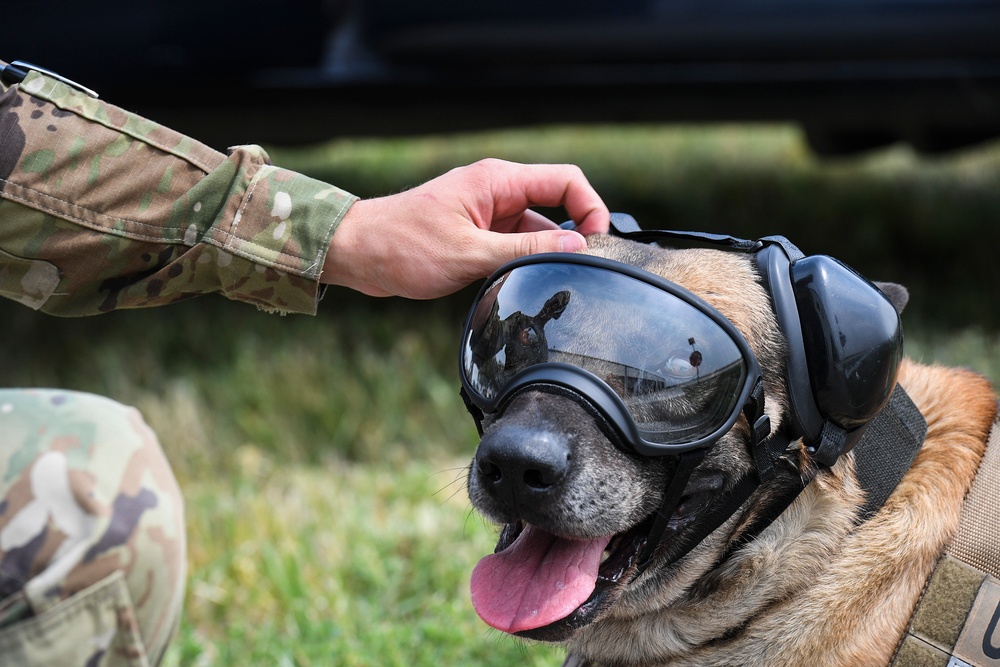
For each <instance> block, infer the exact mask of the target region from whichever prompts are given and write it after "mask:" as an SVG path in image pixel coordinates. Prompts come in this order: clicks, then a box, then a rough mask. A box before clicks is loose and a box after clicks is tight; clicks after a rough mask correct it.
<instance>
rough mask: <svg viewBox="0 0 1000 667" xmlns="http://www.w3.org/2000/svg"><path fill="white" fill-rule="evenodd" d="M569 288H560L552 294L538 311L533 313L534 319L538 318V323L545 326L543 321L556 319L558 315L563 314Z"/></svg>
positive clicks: (567, 301)
mask: <svg viewBox="0 0 1000 667" xmlns="http://www.w3.org/2000/svg"><path fill="white" fill-rule="evenodd" d="M569 296H570V294H569V290H562V291H560V292H556V293H555V294H553V295H552V296H551V297H550V298H549V300H548V301H546V302H545V305H543V306H542V309H541V310H540V311H538V314H537V315H535V319H536V320H538V322H539V324H541V325H542V326H545V323H546V322H548V321H549V320H558V319H559V316H560V315H562V314H563V311H564V310H566V306H568V305H569Z"/></svg>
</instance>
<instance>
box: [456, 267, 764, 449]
mask: <svg viewBox="0 0 1000 667" xmlns="http://www.w3.org/2000/svg"><path fill="white" fill-rule="evenodd" d="M459 368H460V374H461V380H462V388H463V394H464V395H465V397H466V400H467V402H468V403H469V404H471V406H470V409H472V406H474V407H475V409H478V410H479V411H481V412H482V413H483V415H491V414H498V413H502V412H503V410H504V409H505V406H506V405H507V404H508V403H509V401H510V399H511V398H512V397H513V396H514V395H515V394H517V393H519V392H520V391H522V390H524V389H527V388H530V387H537V388H545V387H558V388H561V389H563V390H565V391H567V392H568V393H570V394H571V395H574V396H578V397H580V398H581V399H582V400H585V401H586V402H587V403H589V405H590V406H592V407H593V408H595V409H596V410H597V411H598V412H599V413H600V414H601V415H602V416H603V417H604V418H605V420H607V422H609V423H610V424H611V425H612V426H613V427H614V428H615V430H616V432H617V433H618V435H619V436H620V437H621V439H622V440H623V442H624V443H626V444H627V445H628V446H629V447H631V448H632V449H634V450H635V451H636V452H638V453H640V454H643V455H646V456H664V455H671V454H678V453H681V452H686V451H691V450H695V449H701V448H707V447H710V446H711V445H712V444H714V443H715V442H716V441H718V440H719V439H720V438H721V437H722V436H723V435H725V433H727V432H728V431H729V430H730V429H731V428H732V427H733V425H734V424H735V423H736V421H737V420H738V419H739V416H740V414H742V413H746V414H747V417H748V419H749V420H750V423H751V424H752V425H755V424H756V423H757V421H758V419H759V418H760V417H761V415H762V413H763V400H762V394H761V386H762V384H761V383H762V380H761V371H760V367H759V364H758V363H757V359H756V358H755V356H754V354H753V352H752V351H751V349H750V347H749V345H747V343H746V341H745V339H744V338H743V336H742V335H741V334H740V332H739V331H738V330H737V329H736V327H735V326H734V325H733V324H732V322H730V321H729V320H728V319H727V318H726V317H724V316H723V315H722V314H721V313H720V312H718V311H717V310H716V309H715V308H713V307H712V306H711V305H710V304H708V303H707V302H705V301H704V300H702V299H700V298H699V297H697V296H696V295H694V294H692V293H691V292H690V291H688V290H686V289H684V288H683V287H680V286H679V285H676V284H675V283H672V282H670V281H668V280H666V279H664V278H662V277H660V276H657V275H655V274H652V273H649V272H647V271H644V270H642V269H639V268H636V267H633V266H630V265H627V264H623V263H621V262H616V261H613V260H609V259H606V258H602V257H594V256H590V255H579V254H565V253H554V254H543V255H533V256H529V257H525V258H521V259H519V260H516V261H514V262H511V263H509V264H507V265H505V266H503V267H501V268H500V269H499V270H498V271H497V272H496V273H495V274H494V275H493V276H492V277H491V278H490V279H489V280H488V281H487V282H486V283H485V285H484V286H483V288H482V289H481V290H480V292H479V295H478V296H477V297H476V300H475V302H474V304H473V307H472V309H471V311H470V313H469V316H468V318H467V320H466V324H465V329H464V331H463V336H462V344H461V351H460V359H459ZM473 414H474V415H475V410H473ZM479 421H481V417H477V422H479ZM480 428H481V424H480Z"/></svg>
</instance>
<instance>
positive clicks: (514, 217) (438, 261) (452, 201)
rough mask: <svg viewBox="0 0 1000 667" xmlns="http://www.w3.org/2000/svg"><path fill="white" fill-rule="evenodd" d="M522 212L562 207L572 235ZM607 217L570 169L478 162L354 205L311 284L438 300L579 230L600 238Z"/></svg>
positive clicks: (577, 245)
mask: <svg viewBox="0 0 1000 667" xmlns="http://www.w3.org/2000/svg"><path fill="white" fill-rule="evenodd" d="M530 206H564V207H565V209H566V212H567V213H568V214H569V216H570V217H571V218H572V219H573V221H574V222H576V225H577V227H576V229H577V230H579V232H580V233H577V232H576V231H568V230H564V229H560V228H559V226H558V225H556V224H555V223H554V222H552V221H550V220H548V219H546V218H545V217H544V216H542V215H540V214H539V213H537V212H535V211H532V210H530V209H529V207H530ZM609 218H610V214H609V213H608V209H607V207H606V206H605V205H604V202H602V201H601V198H600V197H599V196H598V194H597V193H596V192H595V191H594V189H593V188H592V187H591V186H590V184H589V183H588V182H587V179H586V178H585V177H584V175H583V172H581V171H580V169H579V168H578V167H574V166H572V165H525V164H517V163H513V162H504V161H502V160H493V159H490V160H483V161H481V162H477V163H475V164H472V165H469V166H466V167H459V168H457V169H453V170H452V171H449V172H448V173H446V174H444V175H442V176H439V177H437V178H435V179H433V180H431V181H428V182H426V183H424V184H423V185H420V186H418V187H416V188H413V189H412V190H407V191H405V192H401V193H399V194H395V195H391V196H388V197H382V198H379V199H367V200H361V201H358V202H355V203H354V205H353V206H351V208H350V210H348V212H347V215H345V216H344V219H343V220H342V221H341V223H340V226H339V227H338V228H337V231H336V232H335V233H334V235H333V241H332V243H331V244H330V251H329V253H328V254H327V259H326V263H325V264H324V267H323V275H322V277H321V279H320V280H321V281H322V282H324V283H329V284H334V285H343V286H346V287H350V288H352V289H355V290H358V291H360V292H364V293H365V294H369V295H372V296H390V295H398V296H405V297H409V298H413V299H430V298H434V297H439V296H444V295H445V294H450V293H452V292H455V291H456V290H458V289H461V288H462V287H464V286H466V285H468V284H469V283H471V282H473V281H474V280H478V279H481V278H485V277H486V276H488V275H489V274H491V273H492V272H493V271H494V270H496V269H497V268H499V267H500V266H501V265H502V264H504V263H505V262H508V261H510V260H512V259H515V258H517V257H520V256H522V255H528V254H533V253H538V252H576V251H578V250H583V249H584V248H586V245H587V242H586V240H585V239H584V237H583V235H582V234H593V233H597V232H606V231H607V230H608V223H609ZM497 232H505V233H502V234H498V233H497Z"/></svg>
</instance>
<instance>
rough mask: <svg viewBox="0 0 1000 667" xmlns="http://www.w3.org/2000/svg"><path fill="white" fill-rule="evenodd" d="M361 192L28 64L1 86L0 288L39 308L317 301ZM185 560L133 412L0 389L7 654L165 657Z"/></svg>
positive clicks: (1, 609)
mask: <svg viewBox="0 0 1000 667" xmlns="http://www.w3.org/2000/svg"><path fill="white" fill-rule="evenodd" d="M0 65H2V63H0ZM354 201H355V197H353V196H352V195H350V194H349V193H347V192H344V191H343V190H340V189H338V188H335V187H332V186H330V185H328V184H326V183H322V182H320V181H317V180H314V179H311V178H308V177H306V176H303V175H301V174H297V173H295V172H291V171H288V170H285V169H280V168H277V167H274V166H272V165H271V164H270V163H269V160H268V157H267V154H266V153H265V152H264V150H263V149H261V148H260V147H256V146H242V147H237V148H234V149H232V150H230V151H229V153H228V155H225V154H222V153H219V152H217V151H215V150H212V149H211V148H209V147H207V146H205V145H203V144H200V143H198V142H196V141H194V140H192V139H190V138H188V137H185V136H183V135H180V134H178V133H176V132H173V131H171V130H169V129H167V128H164V127H162V126H160V125H157V124H155V123H153V122H150V121H148V120H146V119H143V118H140V117H138V116H136V115H134V114H130V113H128V112H126V111H123V110H122V109H119V108H117V107H114V106H112V105H110V104H107V103H104V102H102V101H100V100H98V99H96V98H94V97H92V96H90V95H88V94H86V92H83V91H81V90H79V89H77V88H75V87H74V86H72V85H68V83H66V82H64V81H61V80H58V79H57V78H54V77H51V76H48V75H45V74H42V73H39V72H36V71H29V72H28V73H27V76H25V77H24V78H23V80H21V81H19V82H16V83H13V84H4V85H3V86H2V87H0V294H2V295H3V296H5V297H8V298H12V299H15V300H17V301H19V302H21V303H23V304H24V305H26V306H29V307H31V308H34V309H37V310H42V311H45V312H48V313H51V314H56V315H66V316H77V315H88V314H94V313H101V312H105V311H109V310H114V309H116V308H137V307H145V306H155V305H160V304H167V303H173V302H175V301H179V300H182V299H186V298H190V297H193V296H196V295H199V294H205V293H209V292H216V293H220V294H223V295H225V296H226V297H228V298H230V299H235V300H238V301H247V302H249V303H252V304H254V305H256V306H257V307H258V308H262V309H264V310H268V311H274V312H282V313H285V312H302V313H314V312H315V311H316V307H317V303H318V300H319V297H320V295H321V286H320V284H319V276H320V272H321V270H322V267H323V262H324V260H325V256H326V252H327V249H328V248H329V245H330V240H331V238H332V235H333V233H334V231H335V230H336V228H337V225H338V224H339V222H340V221H341V219H342V218H343V216H344V214H345V213H346V211H347V209H348V208H349V207H350V205H351V204H352V203H353V202H354ZM184 577H185V556H184V523H183V502H182V500H181V496H180V492H179V491H178V489H177V484H176V482H175V481H174V478H173V475H172V473H171V472H170V469H169V466H168V465H167V462H166V460H165V459H164V457H163V454H162V452H161V450H160V447H159V445H158V443H157V440H156V438H155V436H154V435H153V433H152V432H151V431H150V430H149V428H148V427H147V426H146V425H145V424H144V423H143V421H142V419H141V417H140V416H139V415H138V414H137V413H136V412H135V411H134V410H133V409H131V408H126V407H124V406H121V405H119V404H117V403H114V402H112V401H110V400H107V399H103V398H100V397H96V396H91V395H86V394H80V393H74V392H64V391H52V390H44V391H43V390H31V391H29V390H16V389H3V390H0V665H6V664H16V665H56V664H58V665H81V666H82V665H88V666H97V665H104V666H107V665H145V664H155V663H157V662H158V661H159V659H160V658H161V657H162V655H163V651H164V649H165V647H166V644H167V642H168V641H169V638H170V636H171V634H172V633H173V631H174V629H175V627H176V624H177V620H178V618H179V614H180V607H181V601H182V597H183V584H184Z"/></svg>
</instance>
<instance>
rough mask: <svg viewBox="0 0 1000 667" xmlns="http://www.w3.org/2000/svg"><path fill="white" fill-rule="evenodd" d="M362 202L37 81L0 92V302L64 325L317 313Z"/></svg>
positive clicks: (34, 77)
mask: <svg viewBox="0 0 1000 667" xmlns="http://www.w3.org/2000/svg"><path fill="white" fill-rule="evenodd" d="M354 201H355V198H354V197H353V196H352V195H350V194H349V193H346V192H344V191H342V190H340V189H338V188H335V187H332V186H330V185H328V184H326V183H322V182H320V181H317V180H314V179H311V178H308V177H306V176H303V175H301V174H297V173H295V172H292V171H288V170H284V169H280V168H277V167H274V166H272V165H270V164H269V161H268V157H267V155H266V153H265V152H264V151H263V149H261V148H259V147H256V146H245V147H239V148H236V149H233V150H231V151H230V153H229V154H228V155H224V154H222V153H219V152H218V151H215V150H213V149H211V148H209V147H207V146H205V145H203V144H200V143H198V142H196V141H194V140H192V139H190V138H188V137H185V136H183V135H180V134H178V133H176V132H173V131H172V130H169V129H167V128H165V127H163V126H160V125H157V124H155V123H152V122H150V121H148V120H145V119H143V118H140V117H138V116H136V115H134V114H131V113H128V112H126V111H123V110H122V109H119V108H117V107H115V106H113V105H111V104H107V103H105V102H103V101H100V100H97V99H94V98H93V97H90V96H88V95H86V94H84V93H83V92H80V91H78V90H76V89H75V88H73V87H71V86H68V85H66V84H64V83H62V82H60V81H57V80H55V79H53V78H50V77H47V76H43V75H41V74H39V73H37V72H30V73H28V75H27V76H26V77H25V78H24V80H23V81H22V82H20V83H19V84H16V85H12V86H5V87H4V88H3V89H2V93H0V294H2V295H4V296H7V297H11V298H14V299H17V300H19V301H21V302H22V303H25V304H27V305H29V306H31V307H33V308H36V309H41V310H43V311H45V312H49V313H53V314H57V315H70V316H75V315H86V314H91V313H98V312H104V311H108V310H113V309H116V308H135V307H144V306H154V305H160V304H165V303H171V302H174V301H178V300H181V299H185V298H188V297H191V296H195V295H198V294H204V293H210V292H215V293H221V294H223V295H225V296H226V297H228V298H231V299H235V300H239V301H246V302H250V303H253V304H256V305H257V306H258V307H260V308H263V309H266V310H273V311H280V312H305V313H312V312H315V310H316V304H317V300H318V297H319V293H320V274H321V272H322V269H323V266H324V262H325V261H326V254H327V251H328V249H329V247H330V242H331V239H332V237H333V233H334V231H335V230H336V228H337V226H338V224H339V223H340V221H341V220H342V219H343V217H344V215H345V213H346V212H347V210H348V208H349V207H350V206H351V204H352V203H353V202H354Z"/></svg>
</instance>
